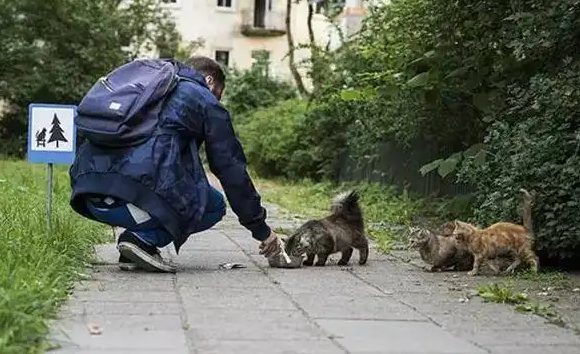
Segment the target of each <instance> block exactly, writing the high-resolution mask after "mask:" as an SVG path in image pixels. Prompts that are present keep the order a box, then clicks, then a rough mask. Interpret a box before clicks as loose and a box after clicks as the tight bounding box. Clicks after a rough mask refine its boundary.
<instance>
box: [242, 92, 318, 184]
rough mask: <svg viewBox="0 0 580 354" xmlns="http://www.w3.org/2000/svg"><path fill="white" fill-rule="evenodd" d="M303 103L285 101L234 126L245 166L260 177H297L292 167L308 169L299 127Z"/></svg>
mask: <svg viewBox="0 0 580 354" xmlns="http://www.w3.org/2000/svg"><path fill="white" fill-rule="evenodd" d="M305 112H306V103H305V102H303V101H300V100H297V99H293V100H286V101H282V102H280V103H278V104H277V105H275V106H272V107H268V108H262V109H259V110H257V111H254V112H252V113H251V114H250V115H249V116H248V117H247V118H246V119H245V120H244V121H242V122H237V123H236V130H237V132H238V134H239V136H240V140H241V141H242V143H243V145H244V151H245V153H246V156H247V159H248V163H249V165H250V166H251V168H252V169H254V170H255V171H256V172H257V173H259V174H260V175H261V176H265V177H271V176H285V177H289V178H296V177H297V173H298V172H299V171H296V170H295V166H304V165H306V166H308V165H309V160H310V159H311V158H310V156H309V155H308V153H304V150H303V141H302V139H303V136H302V135H301V133H300V131H299V130H298V128H299V127H300V125H301V123H302V122H303V120H304V117H305V116H304V113H305Z"/></svg>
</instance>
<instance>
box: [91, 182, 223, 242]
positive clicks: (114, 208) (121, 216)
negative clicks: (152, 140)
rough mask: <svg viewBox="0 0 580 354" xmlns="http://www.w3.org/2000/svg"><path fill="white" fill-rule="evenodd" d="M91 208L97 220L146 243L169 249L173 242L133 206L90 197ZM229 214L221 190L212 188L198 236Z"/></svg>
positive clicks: (163, 229)
mask: <svg viewBox="0 0 580 354" xmlns="http://www.w3.org/2000/svg"><path fill="white" fill-rule="evenodd" d="M86 204H87V208H88V209H89V211H90V212H91V214H92V215H93V217H94V218H95V219H96V220H97V221H100V222H102V223H105V224H108V225H111V226H118V227H122V228H125V229H127V230H129V231H131V232H133V233H134V234H135V235H136V236H137V237H138V238H139V239H141V240H142V241H143V242H145V243H147V244H149V245H151V246H155V247H159V248H162V247H165V246H167V245H168V244H170V243H171V242H172V241H173V237H172V236H171V234H170V233H168V232H167V231H166V230H165V228H164V227H163V225H161V224H160V223H159V221H158V220H157V219H155V218H153V217H151V216H150V215H149V214H147V213H146V212H145V211H143V210H141V209H139V208H137V207H136V206H135V205H133V204H129V203H126V202H124V201H122V200H116V199H114V198H111V197H90V198H87V200H86ZM225 214H226V203H225V200H224V197H223V195H222V194H221V193H220V191H218V190H217V189H215V188H213V187H210V191H209V198H208V204H207V206H206V208H205V213H204V214H203V216H202V218H201V220H200V222H199V225H198V227H197V228H196V230H195V231H194V233H198V232H202V231H205V230H207V229H209V228H211V227H212V226H214V225H215V224H217V223H218V222H219V221H220V220H221V219H222V218H223V217H224V215H225Z"/></svg>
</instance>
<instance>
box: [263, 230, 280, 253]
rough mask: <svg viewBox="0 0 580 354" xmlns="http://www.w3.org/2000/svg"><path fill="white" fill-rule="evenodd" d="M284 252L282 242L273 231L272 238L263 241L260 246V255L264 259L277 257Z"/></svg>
mask: <svg viewBox="0 0 580 354" xmlns="http://www.w3.org/2000/svg"><path fill="white" fill-rule="evenodd" d="M281 251H282V240H281V239H280V238H279V237H278V235H276V234H275V233H274V232H273V231H271V232H270V236H268V238H267V239H265V240H264V241H262V243H261V244H260V254H263V255H264V257H266V258H269V257H272V256H276V255H277V254H279V253H280V252H281Z"/></svg>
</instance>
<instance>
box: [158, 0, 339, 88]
mask: <svg viewBox="0 0 580 354" xmlns="http://www.w3.org/2000/svg"><path fill="white" fill-rule="evenodd" d="M163 2H164V3H165V6H167V7H168V8H169V9H170V10H171V12H172V14H173V16H174V18H175V22H176V24H177V28H178V30H179V32H180V33H181V35H182V36H183V39H184V40H185V41H198V40H200V39H201V40H202V42H203V46H202V47H201V48H198V49H196V51H195V52H196V54H200V55H206V56H209V57H211V58H214V59H216V60H218V61H220V62H221V63H223V64H225V65H227V66H229V67H236V68H238V69H248V68H250V67H251V65H252V64H253V63H254V61H255V59H254V58H255V57H256V56H257V55H259V54H260V53H267V55H268V56H269V58H270V70H271V73H272V74H273V75H276V76H278V77H283V78H286V79H288V80H290V79H291V74H290V70H289V66H288V58H287V54H288V41H287V37H286V35H287V34H286V24H285V19H286V0H163ZM292 2H293V5H292V16H291V29H292V35H293V37H294V42H295V44H296V45H299V44H307V43H309V36H308V28H307V23H306V19H307V15H308V3H307V2H306V1H300V2H298V3H296V2H295V1H294V0H293V1H292ZM316 8H317V10H316V11H315V12H316V13H315V14H314V15H313V21H312V27H313V32H314V36H315V39H316V41H317V43H319V44H322V45H326V43H327V42H328V40H329V38H330V32H331V30H332V25H331V24H330V23H329V21H328V20H327V19H326V17H325V16H324V15H323V14H322V7H321V6H320V5H319V6H316ZM308 54H309V51H308V50H306V49H302V50H297V51H295V56H296V62H300V61H301V60H303V59H306V58H307V57H308Z"/></svg>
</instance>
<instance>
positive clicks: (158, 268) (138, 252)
mask: <svg viewBox="0 0 580 354" xmlns="http://www.w3.org/2000/svg"><path fill="white" fill-rule="evenodd" d="M117 249H118V250H119V252H120V253H121V254H122V255H123V256H124V257H126V258H128V259H130V260H131V261H133V263H134V264H135V266H137V267H140V268H142V269H143V270H145V271H148V272H163V273H175V272H176V271H177V269H176V268H175V266H173V265H171V264H167V263H165V262H163V261H160V260H158V259H156V258H155V257H153V256H151V255H150V254H149V253H147V252H145V251H143V250H142V249H140V248H139V247H137V246H136V245H134V244H132V243H129V242H120V243H119V244H118V245H117Z"/></svg>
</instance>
